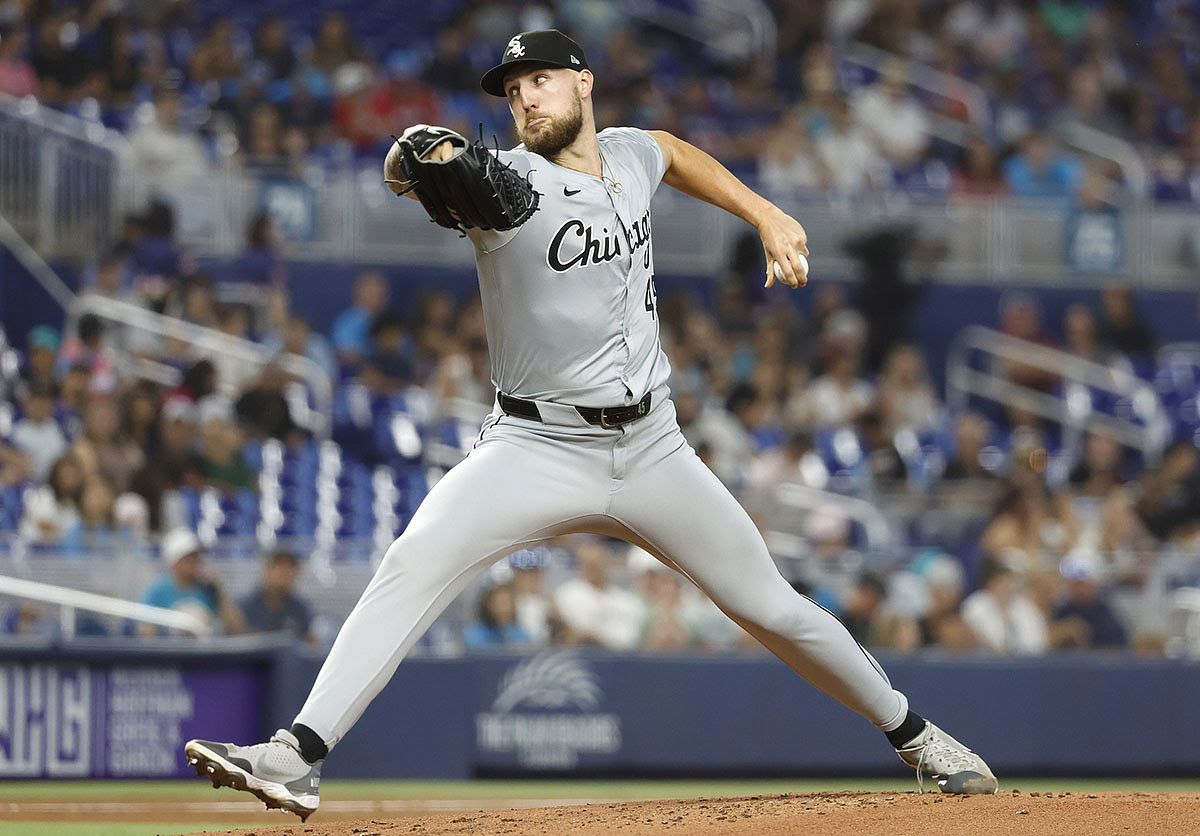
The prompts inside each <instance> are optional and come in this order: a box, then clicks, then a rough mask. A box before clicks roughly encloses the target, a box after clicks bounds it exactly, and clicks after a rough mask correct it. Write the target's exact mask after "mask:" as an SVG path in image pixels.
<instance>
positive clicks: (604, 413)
mask: <svg viewBox="0 0 1200 836" xmlns="http://www.w3.org/2000/svg"><path fill="white" fill-rule="evenodd" d="M600 426H602V427H604V429H606V430H616V429H620V427H621V425H620V424H610V423H608V407H607V406H602V407H600Z"/></svg>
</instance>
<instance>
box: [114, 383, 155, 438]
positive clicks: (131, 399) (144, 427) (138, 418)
mask: <svg viewBox="0 0 1200 836" xmlns="http://www.w3.org/2000/svg"><path fill="white" fill-rule="evenodd" d="M161 408H162V398H161V395H160V392H159V389H158V386H157V385H155V384H154V383H151V382H149V381H146V380H140V381H138V382H137V383H135V384H134V385H133V386H132V387H131V388H128V389H126V390H125V393H124V395H123V397H122V398H121V435H122V436H123V437H124V438H127V439H129V440H130V441H132V442H133V443H134V444H136V445H137V446H138V449H140V450H141V451H142V453H143V455H150V454H152V453H153V451H154V450H155V449H157V448H158V446H159V438H158V414H159V411H160V410H161Z"/></svg>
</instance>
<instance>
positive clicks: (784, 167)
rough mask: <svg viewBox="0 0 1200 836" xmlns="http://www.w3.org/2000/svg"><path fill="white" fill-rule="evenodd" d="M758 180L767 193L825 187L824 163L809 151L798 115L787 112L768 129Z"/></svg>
mask: <svg viewBox="0 0 1200 836" xmlns="http://www.w3.org/2000/svg"><path fill="white" fill-rule="evenodd" d="M758 179H759V184H760V185H761V186H762V187H763V188H764V189H766V190H767V191H768V192H778V191H790V190H793V189H810V190H811V189H818V188H821V187H823V186H824V185H825V183H826V181H827V175H826V172H825V167H824V163H822V162H821V159H820V157H818V156H817V155H816V153H815V152H814V150H813V147H812V143H811V142H810V140H809V135H808V126H807V125H806V124H805V122H804V118H803V116H802V114H800V113H798V112H797V111H794V110H792V111H788V112H787V113H785V114H784V115H783V118H782V119H780V120H779V121H778V122H777V123H776V124H775V125H774V126H773V127H772V128H771V131H770V133H768V134H767V137H766V140H765V142H763V145H762V150H761V151H760V153H759V157H758Z"/></svg>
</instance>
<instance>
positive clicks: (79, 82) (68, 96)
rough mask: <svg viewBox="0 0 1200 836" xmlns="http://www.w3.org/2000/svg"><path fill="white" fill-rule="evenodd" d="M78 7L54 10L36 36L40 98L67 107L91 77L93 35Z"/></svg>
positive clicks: (40, 23) (35, 62)
mask: <svg viewBox="0 0 1200 836" xmlns="http://www.w3.org/2000/svg"><path fill="white" fill-rule="evenodd" d="M81 12H82V9H81V8H80V7H78V6H61V7H57V8H50V9H47V10H46V13H45V14H43V15H41V16H40V18H39V19H38V20H37V22H36V24H35V25H36V28H35V29H34V32H33V44H32V46H33V49H32V53H33V69H34V71H35V72H36V73H37V75H38V82H39V83H38V91H37V95H38V98H40V99H42V100H44V101H46V102H49V103H50V104H52V105H60V106H61V105H66V104H68V103H69V102H71V101H72V100H74V99H75V98H77V97H78V96H79V95H80V93H81V91H82V90H83V88H84V85H85V82H86V81H87V80H88V75H89V70H90V67H89V63H90V62H89V60H88V54H87V51H86V49H85V46H86V44H87V41H88V39H89V38H90V36H91V32H90V31H88V30H86V29H84V28H83V27H82V26H81V25H80V24H81Z"/></svg>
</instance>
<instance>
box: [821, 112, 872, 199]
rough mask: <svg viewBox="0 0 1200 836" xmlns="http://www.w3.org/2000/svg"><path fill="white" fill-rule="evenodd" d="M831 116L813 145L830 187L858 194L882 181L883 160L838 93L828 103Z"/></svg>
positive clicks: (846, 192)
mask: <svg viewBox="0 0 1200 836" xmlns="http://www.w3.org/2000/svg"><path fill="white" fill-rule="evenodd" d="M832 116H833V120H832V122H831V123H830V124H829V125H828V127H826V128H824V129H823V130H821V132H820V133H819V134H818V135H817V145H816V147H817V154H818V156H819V157H820V159H821V162H822V163H824V165H825V170H826V171H828V172H829V176H830V178H831V180H832V187H833V189H834V190H835V191H837V192H842V193H844V194H858V193H860V192H862V191H864V190H865V189H867V188H870V187H872V186H874V185H882V184H883V180H884V177H885V171H886V169H887V163H886V161H885V160H884V159H883V156H882V155H881V154H880V153H879V151H878V150H877V149H876V147H875V146H874V144H872V141H871V136H870V134H869V133H868V132H867V130H866V129H865V128H863V127H862V126H861V125H859V124H858V123H857V122H856V121H855V120H854V115H853V113H852V112H851V110H850V105H849V104H848V103H847V102H846V101H845V100H844V99H843V98H842V97H840V96H839V97H837V98H836V99H835V100H834V101H833V103H832Z"/></svg>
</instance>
